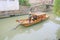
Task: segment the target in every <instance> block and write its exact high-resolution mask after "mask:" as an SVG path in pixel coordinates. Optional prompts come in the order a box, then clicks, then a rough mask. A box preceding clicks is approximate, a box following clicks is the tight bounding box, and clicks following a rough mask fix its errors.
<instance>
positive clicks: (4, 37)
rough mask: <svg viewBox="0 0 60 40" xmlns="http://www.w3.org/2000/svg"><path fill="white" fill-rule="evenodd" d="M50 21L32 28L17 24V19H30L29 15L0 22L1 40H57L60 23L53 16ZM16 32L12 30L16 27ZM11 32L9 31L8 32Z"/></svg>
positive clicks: (51, 15)
mask: <svg viewBox="0 0 60 40" xmlns="http://www.w3.org/2000/svg"><path fill="white" fill-rule="evenodd" d="M48 15H50V18H49V19H48V20H45V21H43V22H41V23H38V24H35V25H32V26H30V27H23V26H21V25H18V23H16V20H17V19H24V18H28V15H25V16H18V17H12V18H7V19H1V20H0V40H56V37H57V35H59V34H57V35H56V32H57V30H58V28H60V25H59V24H60V22H59V21H58V20H54V19H55V17H54V16H53V14H48ZM16 25H18V26H17V28H16V30H11V29H13V28H14V27H16ZM8 30H9V31H8Z"/></svg>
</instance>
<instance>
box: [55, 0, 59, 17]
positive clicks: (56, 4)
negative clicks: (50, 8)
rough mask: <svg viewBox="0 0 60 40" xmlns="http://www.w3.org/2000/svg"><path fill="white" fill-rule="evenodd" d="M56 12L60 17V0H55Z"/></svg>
mask: <svg viewBox="0 0 60 40" xmlns="http://www.w3.org/2000/svg"><path fill="white" fill-rule="evenodd" d="M54 14H56V15H57V16H59V17H60V0H55V1H54Z"/></svg>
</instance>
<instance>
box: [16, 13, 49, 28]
mask: <svg viewBox="0 0 60 40" xmlns="http://www.w3.org/2000/svg"><path fill="white" fill-rule="evenodd" d="M32 15H37V20H35V21H33V20H32V19H31V22H30V23H29V19H25V20H16V21H17V22H18V23H20V24H21V25H23V26H26V27H27V26H31V25H33V24H36V23H38V22H41V21H43V20H45V19H47V18H48V17H49V16H48V15H47V14H45V13H43V14H32Z"/></svg>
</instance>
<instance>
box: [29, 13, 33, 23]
mask: <svg viewBox="0 0 60 40" xmlns="http://www.w3.org/2000/svg"><path fill="white" fill-rule="evenodd" d="M31 18H32V15H31V14H29V23H31Z"/></svg>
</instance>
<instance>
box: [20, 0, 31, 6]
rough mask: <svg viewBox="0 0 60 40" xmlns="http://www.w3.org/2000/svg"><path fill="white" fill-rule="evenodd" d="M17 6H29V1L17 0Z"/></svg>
mask: <svg viewBox="0 0 60 40" xmlns="http://www.w3.org/2000/svg"><path fill="white" fill-rule="evenodd" d="M19 4H20V5H23V6H30V5H31V4H30V3H29V0H19Z"/></svg>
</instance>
